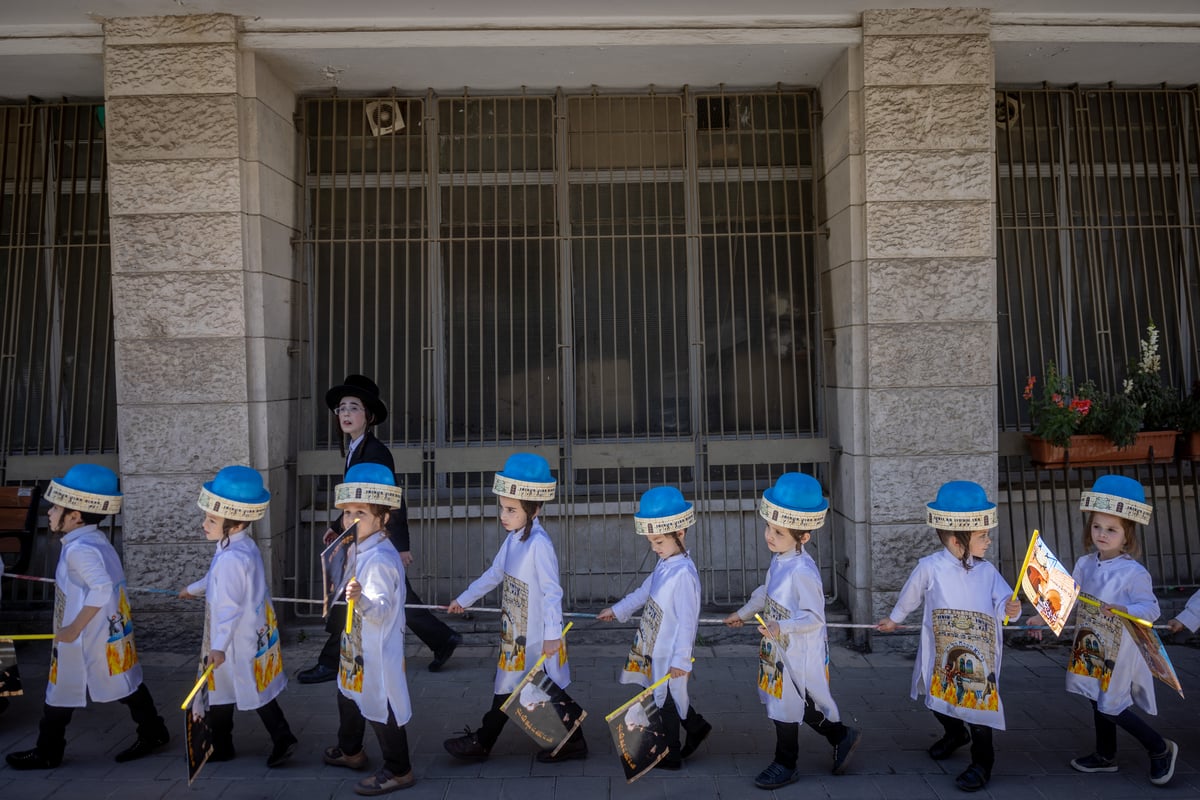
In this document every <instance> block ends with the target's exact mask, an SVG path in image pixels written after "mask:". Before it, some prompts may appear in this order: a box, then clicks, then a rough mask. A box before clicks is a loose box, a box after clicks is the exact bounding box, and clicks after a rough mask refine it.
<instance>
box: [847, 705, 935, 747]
mask: <svg viewBox="0 0 1200 800" xmlns="http://www.w3.org/2000/svg"><path fill="white" fill-rule="evenodd" d="M838 710H839V711H841V712H842V722H844V723H845V724H847V725H849V726H851V727H853V728H858V729H859V730H861V731H862V732H863V739H862V742H860V743H859V747H865V746H867V743H868V742H869V741H870V740H872V739H876V738H879V739H880V741H883V739H882V737H878V736H877V734H879V733H882V732H893V733H894V732H897V731H903V732H905V733H906V734H907V735H908V736H911V735H912V719H910V717H911V716H912V715H911V714H902V713H900V712H898V711H871V710H868V709H860V710H855V711H850V710H848V709H847V707H846V705H845V704H839V705H838ZM930 717H931V719H932V715H930ZM935 724H936V723H935Z"/></svg>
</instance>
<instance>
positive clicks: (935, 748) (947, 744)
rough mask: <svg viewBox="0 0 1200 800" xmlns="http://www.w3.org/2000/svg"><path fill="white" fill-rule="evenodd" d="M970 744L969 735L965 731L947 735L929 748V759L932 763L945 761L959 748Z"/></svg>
mask: <svg viewBox="0 0 1200 800" xmlns="http://www.w3.org/2000/svg"><path fill="white" fill-rule="evenodd" d="M970 743H971V734H969V733H967V732H966V731H963V732H962V733H961V734H955V733H947V734H946V735H945V736H943V737H942V738H940V739H938V740H937V741H936V742H934V743H933V745H931V746H930V748H929V757H930V758H932V759H933V760H934V761H945V760H946V759H947V758H949V757H950V756H952V755H954V751H955V750H957V749H958V748H960V747H966V746H967V745H969V744H970Z"/></svg>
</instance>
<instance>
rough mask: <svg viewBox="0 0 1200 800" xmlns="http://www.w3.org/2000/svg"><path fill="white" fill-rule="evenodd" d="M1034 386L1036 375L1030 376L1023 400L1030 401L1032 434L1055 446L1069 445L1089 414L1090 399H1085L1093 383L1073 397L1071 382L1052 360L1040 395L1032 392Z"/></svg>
mask: <svg viewBox="0 0 1200 800" xmlns="http://www.w3.org/2000/svg"><path fill="white" fill-rule="evenodd" d="M1036 385H1037V376H1036V375H1030V376H1029V380H1028V381H1027V382H1026V384H1025V395H1024V397H1025V399H1026V400H1028V401H1029V418H1030V420H1031V421H1032V422H1033V434H1034V435H1035V436H1039V437H1041V438H1042V439H1045V440H1046V441H1048V442H1050V443H1051V444H1053V445H1055V446H1057V447H1066V446H1068V445H1069V444H1070V443H1071V437H1072V436H1074V435H1075V434H1077V433H1079V432H1080V428H1081V427H1082V426H1083V424H1084V420H1086V419H1087V418H1088V417H1089V416H1090V415H1091V413H1092V399H1091V398H1089V397H1088V396H1087V395H1088V394H1089V393H1090V392H1091V391H1092V389H1093V387H1092V384H1091V383H1090V382H1088V383H1086V384H1084V386H1083V387H1081V389H1080V393H1079V394H1076V392H1075V383H1074V381H1072V380H1071V378H1070V377H1069V376H1067V375H1063V374H1061V373H1059V371H1058V365H1057V364H1055V363H1054V362H1053V361H1051V362H1049V363H1048V364H1047V365H1046V380H1045V382H1044V383H1043V384H1042V388H1041V391H1040V392H1035V391H1034V389H1035V387H1036Z"/></svg>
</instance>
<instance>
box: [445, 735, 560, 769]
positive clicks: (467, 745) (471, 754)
mask: <svg viewBox="0 0 1200 800" xmlns="http://www.w3.org/2000/svg"><path fill="white" fill-rule="evenodd" d="M442 747H444V748H446V752H447V753H449V754H450V755H452V756H454V757H455V758H461V759H462V760H463V761H485V760H487V757H488V754H489V753H490V752H491V748H490V747H484V746H483V745H482V744H481V743H480V741H479V733H478V731H472V730H471V729H470V728H467V729H466V733H465V734H464V735H462V736H456V737H454V738H453V739H447V740H446V741H444V742H442ZM538 755H541V754H540V753H539V754H538Z"/></svg>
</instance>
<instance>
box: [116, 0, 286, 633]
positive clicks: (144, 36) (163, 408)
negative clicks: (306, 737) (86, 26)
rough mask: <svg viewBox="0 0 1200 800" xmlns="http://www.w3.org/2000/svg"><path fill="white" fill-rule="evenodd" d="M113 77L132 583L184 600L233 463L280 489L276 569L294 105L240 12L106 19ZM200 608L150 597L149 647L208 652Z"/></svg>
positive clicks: (138, 612)
mask: <svg viewBox="0 0 1200 800" xmlns="http://www.w3.org/2000/svg"><path fill="white" fill-rule="evenodd" d="M104 62H105V66H104V69H105V95H106V100H105V106H106V124H107V131H106V134H107V138H108V160H109V166H108V174H109V206H110V226H111V247H112V269H113V303H114V328H115V338H116V370H117V424H118V441H119V450H120V466H121V470H120V471H121V478H122V488H123V490H124V492H125V498H126V501H125V510H124V553H123V557H124V561H125V569H126V574H127V577H128V580H129V583H130V585H132V586H152V587H163V588H172V589H174V588H179V587H181V586H182V585H184V584H185V583H186V582H188V581H190V580H195V579H196V578H197V577H199V576H200V575H201V574H203V572H204V570H206V569H207V566H208V562H209V560H210V558H211V556H212V545H211V544H209V543H207V542H206V541H205V540H204V537H203V533H202V532H201V529H200V520H201V514H200V511H199V509H198V508H197V507H196V500H197V497H198V494H199V490H200V486H201V483H202V482H204V481H207V480H210V479H211V478H212V476H213V475H214V474H215V472H216V471H217V470H218V469H220V468H221V467H223V466H226V465H228V464H245V465H249V466H251V467H254V468H256V469H258V470H260V471H261V472H262V473H263V475H264V476H265V477H266V478H267V479H268V481H269V487H270V489H271V490H272V492H273V495H274V500H273V503H272V507H271V510H270V512H269V515H268V517H267V519H265V520H263V521H262V522H260V523H256V524H255V526H254V532H255V537H256V539H257V540H258V541H259V544H260V547H262V549H263V551H264V552H263V555H264V559H265V560H266V562H267V564H268V571H270V569H271V564H272V563H273V561H274V559H273V558H272V550H273V544H274V540H275V539H276V538H277V537H278V536H280V535H282V534H283V532H284V529H285V526H286V521H287V491H286V488H287V481H286V480H285V479H284V472H283V470H284V464H285V462H286V461H287V454H288V452H289V448H291V449H294V445H292V442H291V436H290V434H289V432H288V419H287V417H288V398H289V392H290V385H291V381H290V380H289V375H290V363H289V354H288V347H289V345H290V342H291V340H292V338H293V334H292V330H293V320H292V318H291V311H290V309H291V308H292V307H293V303H292V298H293V293H294V289H293V285H292V284H293V276H292V261H293V259H292V257H291V248H290V244H289V239H290V236H291V233H292V229H293V228H294V217H295V213H294V205H295V184H294V182H293V179H292V175H293V172H294V167H293V161H294V152H295V142H294V136H293V135H292V132H291V122H290V117H291V110H292V107H293V105H294V99H293V98H292V97H290V96H289V94H288V92H287V91H285V90H284V89H283V88H282V87H281V86H279V85H278V82H276V81H273V80H272V79H271V77H270V75H269V73H268V72H267V71H266V70H265V69H264V68H263V67H262V66H261V65H258V64H256V63H255V62H254V60H253V56H252V55H249V54H242V53H240V52H239V50H238V46H237V22H236V19H235V18H233V17H230V16H225V15H207V16H179V17H175V16H172V17H146V18H123V19H112V20H109V21H107V22H106V23H105V59H104ZM186 609H188V607H187V606H182V605H181V604H180V603H179V602H178V601H171V600H167V599H157V598H155V597H154V596H151V595H136V596H135V616H136V617H137V618H138V620H139V623H141V624H140V625H139V636H140V637H145V636H147V635H155V634H163V633H174V632H177V631H186V632H188V633H194V634H195V635H196V637H197V639H198V638H199V634H200V627H201V624H200V622H199V621H198V618H199V615H200V614H201V613H202V611H203V608H202V606H201V605H200V604H199V603H196V604H194V606H192V607H191V611H192V613H191V614H186V615H180V614H179V613H178V612H179V611H181V610H186ZM143 631H145V634H143V633H142V632H143Z"/></svg>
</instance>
